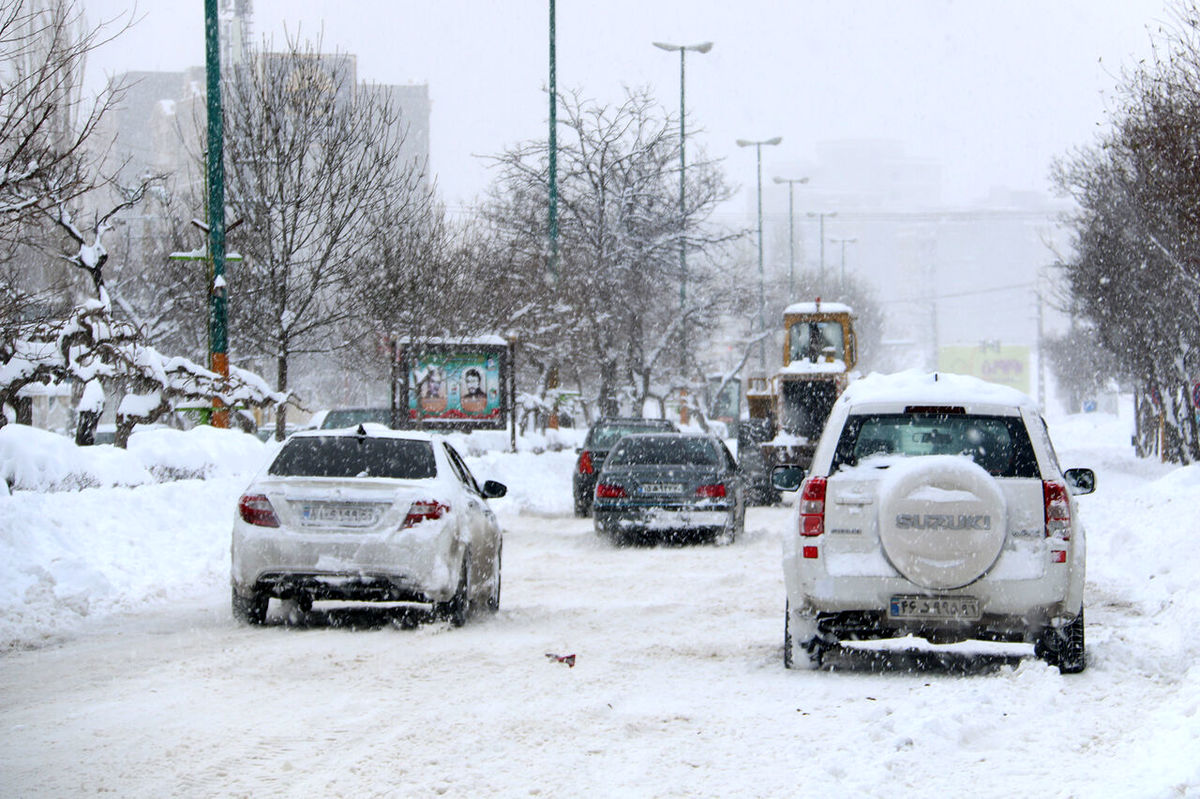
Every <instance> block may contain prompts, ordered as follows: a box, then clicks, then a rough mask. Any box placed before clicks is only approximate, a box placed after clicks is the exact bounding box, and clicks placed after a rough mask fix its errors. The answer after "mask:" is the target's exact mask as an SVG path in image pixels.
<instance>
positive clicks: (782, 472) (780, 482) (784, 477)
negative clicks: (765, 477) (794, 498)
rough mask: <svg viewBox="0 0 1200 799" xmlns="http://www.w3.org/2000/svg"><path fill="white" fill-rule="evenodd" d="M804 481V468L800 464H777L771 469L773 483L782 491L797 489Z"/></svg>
mask: <svg viewBox="0 0 1200 799" xmlns="http://www.w3.org/2000/svg"><path fill="white" fill-rule="evenodd" d="M803 482H804V469H802V468H800V467H799V466H776V467H775V468H774V469H772V470H771V485H772V486H773V487H775V488H778V489H779V490H780V491H795V490H796V489H797V488H799V487H800V484H801V483H803Z"/></svg>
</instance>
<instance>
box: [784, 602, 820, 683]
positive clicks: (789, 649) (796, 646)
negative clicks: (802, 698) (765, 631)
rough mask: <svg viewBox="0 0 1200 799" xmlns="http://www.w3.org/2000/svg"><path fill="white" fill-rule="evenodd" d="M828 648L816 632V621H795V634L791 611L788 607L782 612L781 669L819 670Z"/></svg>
mask: <svg viewBox="0 0 1200 799" xmlns="http://www.w3.org/2000/svg"><path fill="white" fill-rule="evenodd" d="M829 648H830V644H829V642H827V641H825V640H824V639H822V638H821V636H820V635H819V634H818V632H817V622H816V619H812V620H811V621H809V620H807V619H806V620H805V621H804V622H800V621H799V620H797V624H796V629H795V634H794V635H793V629H792V609H791V607H790V606H789V605H785V606H784V610H783V667H784V668H785V669H798V670H802V671H813V670H816V669H819V668H821V661H822V660H823V659H824V657H825V650H826V649H829Z"/></svg>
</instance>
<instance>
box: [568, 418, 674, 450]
mask: <svg viewBox="0 0 1200 799" xmlns="http://www.w3.org/2000/svg"><path fill="white" fill-rule="evenodd" d="M674 429H675V428H674V427H673V426H672V425H671V423H670V422H668V421H665V420H661V421H660V420H654V419H647V420H646V421H644V422H642V423H640V424H639V423H637V422H631V423H628V424H621V423H615V424H598V425H596V426H595V427H593V428H592V432H591V433H589V434H588V441H587V445H588V447H589V448H590V449H612V445H613V444H615V443H617V442H618V441H620V440H621V439H622V438H624V437H625V436H628V435H633V434H634V433H653V432H654V431H656V430H664V431H665V430H674Z"/></svg>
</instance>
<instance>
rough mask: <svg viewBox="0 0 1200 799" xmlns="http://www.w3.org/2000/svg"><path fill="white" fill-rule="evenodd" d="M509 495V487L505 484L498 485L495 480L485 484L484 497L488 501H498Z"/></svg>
mask: <svg viewBox="0 0 1200 799" xmlns="http://www.w3.org/2000/svg"><path fill="white" fill-rule="evenodd" d="M507 493H508V486H506V485H504V483H497V482H496V481H495V480H488V481H486V482H484V484H483V495H484V497H486V498H487V499H496V498H498V497H502V496H504V495H505V494H507Z"/></svg>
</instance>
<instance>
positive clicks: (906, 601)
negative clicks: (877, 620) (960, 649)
mask: <svg viewBox="0 0 1200 799" xmlns="http://www.w3.org/2000/svg"><path fill="white" fill-rule="evenodd" d="M888 617H889V618H892V619H934V620H939V621H955V620H963V621H976V620H978V619H979V600H978V599H976V598H975V597H967V596H894V597H892V601H891V602H890V603H889V608H888Z"/></svg>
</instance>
